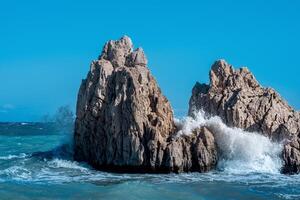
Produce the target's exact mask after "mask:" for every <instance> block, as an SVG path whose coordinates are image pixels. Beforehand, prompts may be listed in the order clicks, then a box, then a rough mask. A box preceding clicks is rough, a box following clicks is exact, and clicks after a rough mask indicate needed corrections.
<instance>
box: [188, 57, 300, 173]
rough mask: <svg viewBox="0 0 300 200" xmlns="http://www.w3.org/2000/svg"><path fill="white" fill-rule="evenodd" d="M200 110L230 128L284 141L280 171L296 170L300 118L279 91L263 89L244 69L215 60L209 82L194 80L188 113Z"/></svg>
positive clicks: (299, 163) (299, 153) (299, 162)
mask: <svg viewBox="0 0 300 200" xmlns="http://www.w3.org/2000/svg"><path fill="white" fill-rule="evenodd" d="M200 109H202V110H204V111H205V112H206V114H209V115H212V116H215V115H217V116H220V117H221V118H222V120H223V121H224V122H225V123H226V124H227V125H229V126H231V127H239V128H243V129H245V130H247V131H255V132H259V133H262V134H264V135H266V136H268V137H270V138H271V139H272V140H276V141H283V140H284V142H285V145H284V150H283V160H284V162H285V164H284V167H283V172H285V173H294V172H299V171H300V148H299V136H300V135H299V134H300V117H299V113H298V112H296V111H295V110H294V109H293V108H291V107H290V106H289V105H288V104H287V102H286V101H285V100H284V99H282V98H281V97H280V96H279V94H278V93H277V92H276V91H275V90H273V89H271V88H263V87H261V86H260V84H259V83H258V82H257V81H256V79H255V78H254V76H253V74H252V73H251V72H250V71H249V70H248V69H247V68H240V69H236V70H235V69H234V68H233V67H232V66H231V65H229V64H228V63H226V62H225V61H224V60H219V61H217V62H215V63H214V64H213V66H212V68H211V71H210V84H209V85H207V84H200V83H196V85H195V86H194V88H193V93H192V97H191V99H190V109H189V115H193V112H194V111H197V110H200Z"/></svg>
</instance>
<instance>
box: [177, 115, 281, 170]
mask: <svg viewBox="0 0 300 200" xmlns="http://www.w3.org/2000/svg"><path fill="white" fill-rule="evenodd" d="M176 124H177V126H178V127H179V128H180V129H181V130H180V131H179V132H178V134H179V135H180V134H185V135H186V134H190V133H191V132H192V130H194V129H195V128H197V127H200V126H206V127H208V128H209V129H210V130H211V131H212V132H213V133H214V136H215V139H216V142H217V145H218V148H219V153H220V158H219V162H218V168H219V169H220V170H222V171H225V172H228V173H235V174H243V173H253V172H254V173H255V172H258V173H279V172H280V168H281V167H282V161H281V159H280V153H281V151H282V145H281V144H279V143H275V142H272V141H271V140H270V139H269V138H267V137H265V136H263V135H261V134H259V133H254V132H253V133H252V132H247V131H244V130H242V129H239V128H230V127H228V126H226V125H225V124H224V123H223V122H222V120H221V119H220V118H219V117H210V118H208V117H206V116H205V113H204V112H203V111H200V112H198V113H195V118H192V117H186V118H183V119H182V120H178V119H177V120H176Z"/></svg>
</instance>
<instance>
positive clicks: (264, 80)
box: [0, 0, 300, 122]
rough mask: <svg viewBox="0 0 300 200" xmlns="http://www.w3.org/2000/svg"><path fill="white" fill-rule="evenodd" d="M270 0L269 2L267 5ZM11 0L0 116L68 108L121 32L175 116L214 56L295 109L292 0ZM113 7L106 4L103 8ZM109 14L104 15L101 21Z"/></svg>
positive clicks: (12, 118)
mask: <svg viewBox="0 0 300 200" xmlns="http://www.w3.org/2000/svg"><path fill="white" fill-rule="evenodd" d="M269 2H271V3H269ZM269 2H268V1H264V2H261V1H259V0H254V1H243V2H240V1H235V0H232V1H227V2H224V1H223V2H222V1H217V0H214V1H201V2H198V1H189V3H188V2H174V1H164V2H160V1H157V0H155V1H152V2H139V1H136V0H134V1H130V2H126V3H123V2H122V1H114V2H101V1H94V0H88V1H85V2H74V1H69V0H66V1H63V2H62V1H58V0H54V1H51V2H37V1H30V0H29V1H26V2H23V1H15V0H14V1H9V2H5V3H3V4H2V6H1V8H0V25H1V31H0V36H1V37H0V44H1V49H0V80H1V83H2V84H0V121H1V122H4V121H6V122H38V121H39V120H41V118H42V116H43V115H45V114H50V115H52V114H53V113H54V112H55V110H56V109H57V108H58V107H59V106H62V105H69V106H71V107H72V109H73V111H74V112H75V105H76V101H77V92H78V90H79V86H80V83H81V80H82V79H84V78H85V77H86V75H87V73H88V70H89V65H90V63H91V61H92V60H95V59H97V58H98V55H99V54H100V53H101V50H102V46H103V45H104V43H105V42H106V41H108V40H116V39H119V38H120V37H122V36H123V35H128V36H129V37H131V39H132V40H133V43H134V45H135V48H137V47H142V48H143V49H144V51H145V53H146V56H147V58H148V60H149V68H150V70H151V72H152V74H153V76H154V77H155V78H156V80H157V82H158V84H159V86H160V87H161V89H162V92H163V94H164V95H165V96H166V97H167V98H168V100H169V101H170V102H171V105H172V108H173V110H174V113H175V115H176V116H178V117H181V116H183V115H184V113H186V112H187V108H188V101H189V98H190V96H191V90H192V87H193V86H194V84H195V83H196V81H198V82H201V83H208V82H209V80H208V72H209V70H210V67H211V65H212V64H213V62H214V61H215V60H218V59H225V60H226V61H227V62H228V63H229V64H232V65H233V66H234V67H235V68H240V67H241V66H247V67H248V68H249V70H250V71H251V72H252V73H253V74H254V76H255V77H256V79H257V81H258V82H259V83H260V84H261V85H262V86H264V87H271V88H273V89H275V90H276V91H277V92H278V93H279V94H280V95H281V97H282V98H284V99H285V100H286V101H287V102H288V104H289V105H290V106H292V107H293V108H294V109H295V110H297V111H298V110H300V101H299V99H300V87H299V85H300V79H299V77H298V76H299V72H300V70H299V67H300V66H298V65H300V64H298V63H297V59H296V58H299V57H300V51H299V50H298V48H299V46H300V40H299V35H300V23H299V19H300V13H299V12H298V10H299V8H300V2H299V1H293V0H291V1H288V2H282V1H269ZM112 10H113V11H114V12H111V11H112ZM107 18H109V20H106V19H107Z"/></svg>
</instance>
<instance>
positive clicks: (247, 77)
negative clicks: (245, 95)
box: [209, 59, 259, 89]
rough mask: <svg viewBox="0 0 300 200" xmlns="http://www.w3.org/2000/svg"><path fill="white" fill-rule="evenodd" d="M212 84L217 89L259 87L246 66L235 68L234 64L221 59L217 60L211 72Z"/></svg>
mask: <svg viewBox="0 0 300 200" xmlns="http://www.w3.org/2000/svg"><path fill="white" fill-rule="evenodd" d="M209 78H210V85H211V87H213V88H215V89H224V88H230V89H237V88H241V89H247V88H249V87H250V88H256V87H259V84H258V82H257V81H256V79H255V77H254V76H253V74H252V73H251V72H250V71H249V70H248V68H246V67H242V68H240V69H237V70H235V69H234V68H233V67H232V65H230V64H228V63H227V62H226V61H225V60H223V59H221V60H218V61H216V62H215V63H214V64H213V65H212V67H211V70H210V74H209Z"/></svg>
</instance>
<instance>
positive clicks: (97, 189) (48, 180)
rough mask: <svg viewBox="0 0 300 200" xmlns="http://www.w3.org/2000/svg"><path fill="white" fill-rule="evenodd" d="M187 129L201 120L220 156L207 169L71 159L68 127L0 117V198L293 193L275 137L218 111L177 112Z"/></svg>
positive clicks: (297, 182)
mask: <svg viewBox="0 0 300 200" xmlns="http://www.w3.org/2000/svg"><path fill="white" fill-rule="evenodd" d="M177 124H178V126H181V128H182V131H181V132H179V133H178V134H179V135H180V134H188V132H189V129H191V128H193V126H197V125H199V124H201V125H204V124H205V125H207V126H209V127H211V128H212V129H214V130H215V132H217V135H216V138H217V142H218V146H220V151H221V152H222V153H221V156H220V160H219V164H218V166H217V168H216V170H214V171H211V172H208V173H182V174H174V173H171V174H121V173H108V172H101V171H96V170H94V169H93V168H92V167H90V166H89V165H87V164H86V163H79V162H76V161H74V160H73V159H72V133H71V132H70V133H66V131H61V130H59V129H58V128H57V127H55V125H54V124H53V123H25V122H23V123H19V122H18V123H0V199H1V200H2V199H8V200H11V199H20V200H27V199H28V200H29V199H30V200H32V199H44V200H46V199H83V200H88V199H105V200H110V199H116V200H117V199H121V200H127V199H128V200H139V199H149V200H160V199H172V200H176V199H178V200H179V199H182V200H227V199H232V200H272V199H274V200H275V199H300V176H299V175H283V174H281V173H280V168H281V166H282V161H281V159H280V150H281V148H282V144H277V143H273V142H271V141H269V140H268V138H265V137H263V136H261V135H259V134H255V133H248V132H245V131H242V130H240V129H235V128H229V127H227V126H226V125H224V124H223V123H222V122H221V121H220V120H219V119H218V118H210V119H205V118H203V116H202V115H201V114H199V116H198V118H196V119H190V118H184V119H180V120H177Z"/></svg>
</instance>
